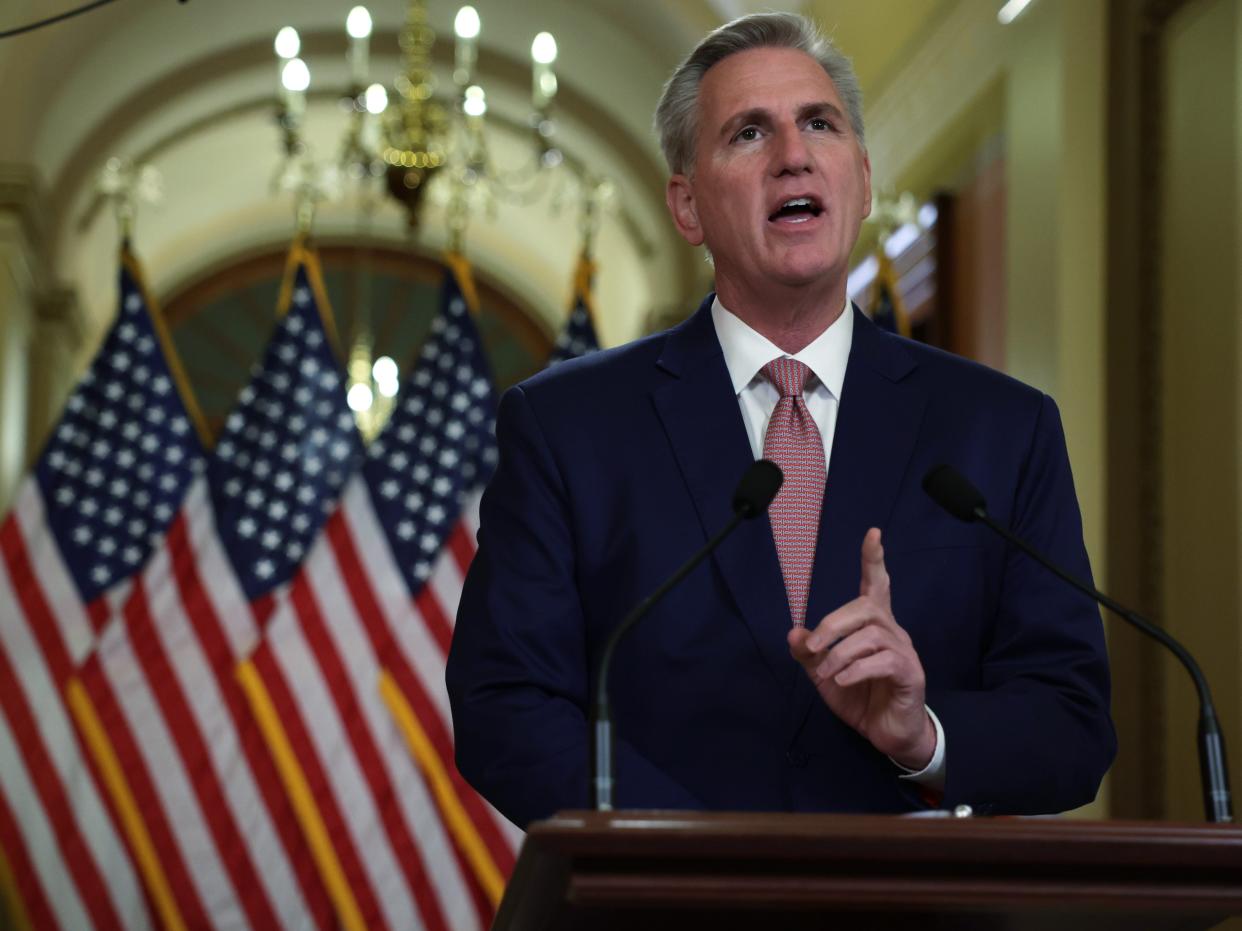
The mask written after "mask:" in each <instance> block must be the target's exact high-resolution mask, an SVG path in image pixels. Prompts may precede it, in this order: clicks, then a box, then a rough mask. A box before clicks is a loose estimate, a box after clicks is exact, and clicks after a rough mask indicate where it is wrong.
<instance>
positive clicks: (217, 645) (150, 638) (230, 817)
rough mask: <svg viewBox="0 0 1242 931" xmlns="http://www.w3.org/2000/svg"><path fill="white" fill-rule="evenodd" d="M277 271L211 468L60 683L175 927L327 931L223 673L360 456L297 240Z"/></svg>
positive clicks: (276, 790)
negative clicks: (268, 312)
mask: <svg viewBox="0 0 1242 931" xmlns="http://www.w3.org/2000/svg"><path fill="white" fill-rule="evenodd" d="M290 269H291V274H290V275H289V276H288V284H287V287H286V292H287V294H286V297H285V298H283V299H282V302H281V303H282V310H283V311H284V312H283V313H282V315H281V317H280V320H279V323H278V324H277V326H276V329H275V332H274V334H273V336H272V339H271V341H270V342H269V345H268V347H267V349H266V352H265V355H264V357H263V359H262V361H261V363H260V364H259V365H258V366H256V367H255V369H254V371H253V372H252V376H251V380H250V382H249V384H248V385H247V387H246V388H245V389H244V390H243V391H242V393H241V395H240V397H239V400H238V402H237V405H236V407H235V409H234V410H233V412H232V413H231V414H230V415H229V417H228V418H227V420H226V422H225V425H224V428H223V431H222V433H221V436H220V438H219V441H218V442H217V444H216V447H215V450H214V452H213V454H212V456H211V458H210V460H209V461H208V464H207V468H206V469H205V470H204V473H203V474H202V475H201V476H200V477H199V478H198V479H197V480H196V481H195V482H194V483H193V485H192V486H191V488H190V490H189V492H188V494H187V496H186V499H185V501H184V503H183V505H182V506H181V508H180V511H179V512H178V513H177V516H176V517H175V518H174V520H173V523H172V526H171V527H170V529H169V531H168V534H167V537H166V539H165V541H164V543H163V545H162V546H161V547H160V548H159V549H158V550H157V551H156V552H155V553H154V555H153V556H152V558H151V560H150V562H149V563H148V564H147V566H146V567H145V568H144V570H143V572H142V574H141V575H140V576H139V577H138V578H137V579H136V580H135V584H134V587H133V591H132V592H131V594H130V596H129V597H128V598H127V599H126V601H125V603H124V605H123V607H122V608H121V609H120V611H119V613H118V615H117V616H116V617H115V618H114V619H113V620H112V621H111V622H110V623H109V625H108V627H107V629H106V630H105V631H104V633H103V636H102V637H101V638H100V642H99V645H98V647H97V648H96V650H95V651H94V652H93V653H92V654H91V655H90V656H89V657H88V658H87V660H86V661H85V663H84V664H83V666H82V669H81V672H80V676H79V679H78V683H80V684H76V683H72V682H71V683H70V688H71V689H76V693H77V694H78V695H79V696H80V698H79V701H78V702H77V704H76V705H75V715H76V717H77V720H78V723H79V726H80V727H81V728H82V730H83V732H84V734H85V735H86V736H87V738H88V740H90V741H91V743H92V747H95V745H96V744H98V745H99V748H100V749H98V750H97V751H96V752H95V754H94V755H95V759H96V761H97V764H98V765H99V766H100V768H101V769H102V770H104V771H105V772H107V773H111V774H112V775H111V776H110V777H108V778H106V782H107V785H108V789H109V795H110V796H111V798H112V799H113V801H114V804H116V805H117V807H118V808H120V809H121V810H122V811H123V812H124V811H126V810H128V811H130V812H131V813H132V814H131V816H130V817H128V818H126V819H124V820H125V823H126V831H127V835H128V836H129V838H130V841H131V844H132V845H133V846H134V847H135V849H136V850H138V851H139V862H140V864H141V866H142V873H143V878H144V881H145V884H146V888H147V891H148V893H149V894H150V896H151V899H152V900H153V902H154V905H155V908H156V910H157V911H158V912H159V914H160V918H161V920H162V921H163V923H164V924H165V925H168V926H171V927H230V928H241V927H252V928H269V927H286V928H296V927H320V928H328V927H331V926H332V924H333V919H332V912H331V905H330V902H329V899H328V896H327V892H326V890H325V887H324V886H323V884H322V881H321V877H320V876H319V874H318V872H317V870H316V869H315V864H314V861H313V859H312V858H311V855H310V851H309V849H308V848H307V846H306V844H305V842H304V840H303V837H302V834H301V832H300V831H299V829H298V823H297V820H296V817H295V811H294V808H293V807H292V804H291V801H290V799H289V797H288V796H287V795H286V794H285V792H284V786H283V785H282V780H281V777H280V773H279V770H278V768H277V766H276V763H275V760H274V759H273V757H272V755H271V753H270V751H269V747H268V746H267V745H266V743H265V742H264V740H263V736H262V733H261V732H260V730H259V729H258V727H257V725H256V723H255V721H254V719H253V717H252V716H251V713H250V709H249V707H248V704H247V701H246V695H245V693H244V691H243V689H242V687H241V686H240V684H239V683H238V681H237V679H236V678H235V675H234V672H235V666H236V663H237V661H238V660H239V659H241V658H242V657H244V656H246V655H248V654H249V652H250V651H251V650H252V649H253V648H254V646H255V644H256V643H257V642H258V641H259V638H260V636H261V629H262V624H263V621H264V619H265V616H266V614H267V613H269V612H270V608H271V605H272V604H273V603H274V601H275V597H276V596H275V594H274V593H275V592H276V590H277V589H278V588H279V587H280V586H282V585H283V584H284V583H287V582H288V580H289V579H290V578H291V577H292V576H293V574H294V572H295V571H296V569H297V567H298V565H299V564H300V563H301V561H302V558H303V555H304V553H305V550H306V549H307V548H308V546H309V545H310V543H311V541H312V539H313V538H314V537H315V536H316V535H317V534H318V532H319V530H320V528H321V527H322V525H323V522H324V520H325V518H326V516H327V513H328V512H329V511H330V510H331V509H332V508H333V507H334V506H335V503H336V501H337V498H338V496H339V493H340V491H341V488H342V486H343V485H344V483H345V481H346V480H347V478H348V477H349V476H350V474H352V473H353V472H354V471H355V470H356V469H357V467H358V465H359V463H360V459H361V455H362V446H361V441H360V439H359V437H358V434H357V430H356V428H355V426H354V421H353V417H352V415H351V414H350V412H349V410H348V408H347V406H346V403H345V392H344V378H343V376H342V374H341V372H340V369H339V365H338V363H337V361H336V359H335V358H334V356H333V352H332V347H331V345H330V338H329V335H328V334H329V332H330V329H329V324H328V321H329V320H330V316H329V315H328V311H327V307H326V304H325V302H324V299H323V296H322V284H321V282H320V280H319V273H318V267H317V264H316V262H315V259H314V256H313V255H312V254H311V253H309V252H308V251H307V250H306V249H305V248H304V247H303V246H302V245H301V244H295V246H294V248H293V250H292V251H291V254H290ZM108 760H111V761H112V762H111V763H110V764H109V763H108Z"/></svg>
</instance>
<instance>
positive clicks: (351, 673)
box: [243, 257, 521, 929]
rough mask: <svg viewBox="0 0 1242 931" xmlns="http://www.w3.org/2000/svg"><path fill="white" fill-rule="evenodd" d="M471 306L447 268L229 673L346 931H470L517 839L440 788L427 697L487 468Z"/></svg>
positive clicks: (486, 394) (463, 270) (480, 359)
mask: <svg viewBox="0 0 1242 931" xmlns="http://www.w3.org/2000/svg"><path fill="white" fill-rule="evenodd" d="M463 291H464V292H465V294H463ZM471 292H472V288H471V285H470V283H469V278H468V269H467V267H466V266H465V264H464V262H462V261H461V260H460V259H457V258H455V257H450V271H449V272H448V273H447V274H446V276H445V280H444V287H443V289H442V293H441V307H440V311H439V314H438V315H437V317H436V318H435V320H434V322H433V325H432V331H431V335H430V337H429V338H428V340H427V342H426V343H425V344H424V346H423V348H422V351H421V354H420V356H419V359H418V364H417V367H416V368H415V369H414V370H413V372H412V374H411V376H410V377H409V378H408V379H407V382H406V385H405V386H404V388H403V390H402V393H401V396H400V399H399V401H398V404H397V407H396V409H395V411H394V413H393V416H392V419H391V420H390V421H389V423H388V424H387V425H386V427H385V430H384V432H383V433H382V434H381V435H380V437H378V438H377V439H376V441H375V442H374V443H372V445H371V448H370V449H369V451H368V454H367V459H366V463H365V465H364V467H363V469H362V472H361V473H360V474H359V475H358V476H357V477H356V478H355V479H354V480H353V481H351V482H350V483H349V486H348V487H347V489H346V492H345V494H344V497H343V504H342V506H341V508H340V510H339V511H338V512H337V513H336V514H335V515H334V516H333V517H332V518H331V519H330V520H329V522H328V525H327V527H326V528H325V532H324V534H323V536H322V537H321V538H320V539H319V540H318V541H317V543H316V544H315V546H314V547H313V548H312V549H311V552H310V554H309V556H308V558H307V562H306V564H305V566H304V567H303V569H302V571H301V572H300V573H299V574H298V576H297V577H296V578H295V579H294V581H293V583H292V585H291V586H290V588H289V590H288V592H287V594H286V595H282V597H281V598H280V599H279V601H280V603H279V605H278V607H277V608H276V611H275V613H274V615H273V617H272V620H271V622H270V624H269V626H268V627H267V629H266V631H265V634H264V637H263V641H262V643H261V644H260V645H259V647H258V649H257V650H256V651H255V653H254V655H253V656H252V657H251V660H250V662H249V663H248V664H246V669H245V671H244V672H243V678H245V679H247V680H248V681H251V682H254V683H257V684H258V687H259V691H260V700H259V704H262V703H263V702H264V701H265V700H266V701H268V702H269V706H268V714H269V717H270V718H271V720H272V721H273V722H274V723H275V722H278V723H279V726H280V728H281V731H282V733H279V734H277V735H276V740H277V741H278V742H279V741H283V742H284V743H285V745H286V746H287V747H288V749H289V751H290V753H291V754H292V755H293V756H294V757H295V759H296V763H297V771H298V774H300V776H301V778H302V780H303V785H304V786H305V788H306V790H307V791H308V792H309V793H310V795H311V796H312V797H313V803H314V804H313V806H310V810H309V811H308V813H307V817H308V818H310V819H311V821H312V823H311V824H310V825H309V826H308V839H310V840H311V842H312V844H315V843H316V841H315V840H314V838H315V837H318V838H319V841H318V842H317V857H318V860H319V862H320V864H321V870H322V871H323V872H324V873H325V875H326V876H327V877H328V878H329V880H330V881H329V886H330V888H333V889H334V890H335V892H334V902H335V905H336V908H337V915H338V919H339V920H340V922H341V924H342V925H343V926H344V927H346V928H430V929H441V928H454V929H459V928H485V927H487V926H488V925H489V923H490V921H491V918H492V915H493V912H494V909H495V905H496V903H497V901H498V900H499V897H500V894H501V891H502V889H503V886H504V881H505V879H506V878H507V876H508V874H509V872H510V871H511V870H512V867H513V863H514V856H515V850H516V847H517V845H518V843H519V840H520V836H521V835H520V832H519V831H518V830H517V829H516V828H514V827H513V826H512V825H511V824H509V823H508V822H507V821H505V820H504V819H503V818H502V817H501V816H500V815H499V814H497V813H496V812H495V811H494V810H493V809H491V807H490V806H488V805H487V803H486V802H484V801H483V800H482V799H481V798H480V797H479V796H478V795H477V794H476V793H475V792H474V791H473V790H472V789H471V788H470V787H469V786H468V785H467V784H466V783H465V782H464V780H463V779H462V778H461V776H460V775H459V774H458V773H457V770H456V767H455V766H454V764H453V751H452V734H451V724H450V719H449V712H448V699H447V694H446V692H445V688H444V663H445V660H446V656H447V649H448V643H449V638H450V637H451V633H452V619H453V616H454V614H455V611H456V606H457V600H458V596H459V593H460V588H461V582H462V578H463V576H464V572H465V568H466V566H467V565H468V564H469V561H470V558H471V557H472V555H473V552H474V532H473V531H474V528H475V526H477V522H476V520H475V518H474V517H473V513H472V504H477V493H478V489H479V488H480V487H481V485H482V484H483V483H484V482H485V481H486V479H487V478H488V476H489V475H490V474H491V471H492V468H493V466H494V462H495V448H494V440H493V434H492V431H493V418H494V407H495V400H494V396H493V390H492V381H491V376H490V372H489V369H488V365H487V362H486V359H485V357H484V355H483V350H482V344H481V341H480V338H479V334H478V331H477V329H476V327H475V324H474V321H473V319H472V317H471V314H470V311H469V309H468V305H469V303H470V300H469V299H468V298H467V296H466V295H467V294H470V293H471ZM264 696H266V699H265V698H264Z"/></svg>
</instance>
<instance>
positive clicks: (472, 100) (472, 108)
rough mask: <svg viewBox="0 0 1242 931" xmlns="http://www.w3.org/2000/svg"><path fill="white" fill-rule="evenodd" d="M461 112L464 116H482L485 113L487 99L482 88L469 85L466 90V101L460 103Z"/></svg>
mask: <svg viewBox="0 0 1242 931" xmlns="http://www.w3.org/2000/svg"><path fill="white" fill-rule="evenodd" d="M461 108H462V110H464V111H465V113H466V116H482V115H483V114H484V113H486V112H487V97H486V95H484V93H483V88H481V87H479V85H477V84H471V85H470V86H469V87H467V88H466V99H465V100H463V101H462V104H461Z"/></svg>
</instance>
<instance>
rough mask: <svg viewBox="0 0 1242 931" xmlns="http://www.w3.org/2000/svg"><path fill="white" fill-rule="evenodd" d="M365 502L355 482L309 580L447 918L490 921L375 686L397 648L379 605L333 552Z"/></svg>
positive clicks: (453, 922) (464, 922)
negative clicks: (384, 662)
mask: <svg viewBox="0 0 1242 931" xmlns="http://www.w3.org/2000/svg"><path fill="white" fill-rule="evenodd" d="M368 500H369V498H368V495H367V492H366V491H365V487H364V484H363V483H362V482H355V483H351V485H350V486H349V487H348V488H347V490H346V494H345V497H344V503H343V507H342V509H341V511H340V512H339V514H338V517H337V518H334V519H333V520H331V521H329V523H328V525H327V527H326V528H325V539H324V540H321V544H320V545H318V546H317V547H316V548H315V550H314V551H313V552H312V554H311V558H310V561H309V562H308V564H307V567H306V571H305V580H306V582H308V583H309V585H310V587H311V589H312V594H313V595H314V603H315V605H316V607H317V608H318V612H319V617H320V618H321V619H322V623H323V624H324V625H325V628H326V630H327V632H328V634H329V635H330V636H331V640H332V643H331V647H332V648H333V649H335V651H336V653H337V655H338V656H340V657H341V659H342V660H343V662H344V663H345V665H346V667H347V668H348V669H349V671H350V687H351V690H352V693H353V699H354V701H356V702H357V704H358V707H360V708H361V709H362V711H363V712H364V714H365V721H366V724H367V725H368V728H369V733H370V735H371V740H372V741H373V742H374V744H375V746H376V747H377V748H378V749H379V750H380V751H381V753H380V759H381V760H382V763H383V765H384V767H385V768H386V770H387V772H388V778H389V780H390V781H391V782H392V784H393V785H395V786H398V787H400V792H399V793H397V795H396V796H395V801H396V804H397V806H398V808H399V812H398V815H399V816H403V818H404V821H405V823H406V824H407V825H408V826H409V829H410V832H411V834H412V836H413V838H414V841H415V842H416V844H417V845H418V847H419V848H421V850H422V852H423V854H422V860H423V863H424V864H425V865H426V869H427V871H428V876H429V879H430V881H431V884H432V888H433V889H434V891H435V894H436V895H437V896H438V897H439V900H440V903H441V906H442V910H443V912H444V916H445V919H446V920H447V922H448V923H449V925H450V926H452V927H465V926H480V927H482V926H486V925H487V924H489V923H490V922H491V917H492V913H493V912H494V909H493V907H492V906H491V905H489V904H488V903H487V901H486V900H485V899H483V898H481V891H480V890H479V889H478V888H477V884H475V883H474V882H473V878H472V871H471V869H470V866H469V864H468V863H467V862H466V861H465V860H464V859H463V858H462V856H461V853H460V851H459V850H458V849H457V847H456V846H455V845H454V843H453V840H452V838H451V837H450V836H449V834H448V832H447V831H446V830H445V829H444V825H443V824H442V822H441V821H440V819H439V817H438V814H437V809H436V805H435V801H434V799H433V797H432V796H431V794H430V793H429V791H428V786H427V784H426V782H425V781H424V778H423V776H422V774H421V773H420V772H419V770H418V769H417V768H416V766H415V765H414V761H413V760H412V759H411V758H410V756H409V753H408V751H407V749H406V746H405V744H404V742H403V741H402V739H401V736H400V734H398V733H397V732H396V730H395V728H394V726H393V721H392V719H391V717H390V715H389V712H388V710H387V708H386V707H385V706H384V704H383V702H382V699H381V697H380V695H379V693H378V692H377V691H376V681H377V677H378V675H379V670H380V660H379V657H381V656H384V657H387V656H390V655H391V654H392V652H393V646H392V639H391V637H390V636H389V635H388V633H387V629H386V627H385V626H384V623H383V621H382V620H381V619H380V616H379V614H378V611H377V609H376V608H375V602H374V597H373V595H372V593H371V590H370V587H369V586H368V585H367V584H366V583H367V579H366V577H365V575H364V574H362V573H357V572H350V571H347V570H346V569H345V568H344V567H343V565H342V564H341V562H340V561H339V560H338V558H337V556H336V551H335V547H336V545H337V544H338V543H339V542H340V541H341V540H343V539H347V537H348V532H347V530H346V528H345V526H344V524H345V517H346V513H347V511H348V510H350V509H353V508H357V507H359V506H361V505H362V504H364V503H366V502H367V501H368ZM325 543H326V545H324V544H325ZM389 579H390V580H391V581H392V582H393V583H394V584H395V585H397V586H400V588H401V589H402V590H403V591H405V592H406V598H407V603H408V590H407V589H406V587H405V582H404V580H403V579H401V577H400V576H399V575H398V574H396V573H395V572H394V573H393V574H392V575H391V576H389Z"/></svg>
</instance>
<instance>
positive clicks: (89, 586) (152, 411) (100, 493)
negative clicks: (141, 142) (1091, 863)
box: [35, 265, 204, 603]
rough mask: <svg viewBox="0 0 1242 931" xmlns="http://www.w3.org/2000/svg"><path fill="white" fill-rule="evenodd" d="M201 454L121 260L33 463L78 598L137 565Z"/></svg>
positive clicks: (104, 588)
mask: <svg viewBox="0 0 1242 931" xmlns="http://www.w3.org/2000/svg"><path fill="white" fill-rule="evenodd" d="M203 461H204V460H203V449H202V446H201V445H200V443H199V439H198V435H197V434H196V432H195V430H194V428H193V426H192V425H191V423H190V420H189V418H188V417H187V416H186V411H185V406H184V403H183V401H182V398H181V395H180V393H179V392H178V391H177V388H176V386H175V384H174V381H173V377H172V373H171V371H170V369H169V366H168V361H167V359H165V357H164V352H163V348H162V347H161V345H160V340H159V337H158V336H157V335H156V331H155V326H154V324H153V323H152V321H151V316H150V313H149V311H148V308H147V305H146V301H145V300H144V298H143V296H142V290H141V288H140V287H139V286H138V282H137V281H136V280H135V279H134V276H133V274H132V273H131V272H130V270H129V268H127V267H125V266H124V265H123V266H122V269H121V307H120V313H119V314H118V316H117V319H116V322H115V323H114V324H113V325H112V329H111V330H110V331H109V332H108V335H107V337H106V338H105V340H104V343H103V347H102V348H101V349H100V351H99V353H98V355H96V357H95V359H94V361H93V362H92V363H91V367H90V368H89V369H88V370H87V372H86V374H85V375H84V376H83V378H82V380H81V381H80V382H79V383H78V385H77V387H76V388H75V389H74V391H73V393H72V394H71V395H70V396H69V400H68V401H67V402H66V404H65V410H64V413H63V415H62V416H61V420H60V423H59V424H58V425H57V427H56V429H55V430H54V431H53V433H52V435H51V437H50V438H49V439H48V442H47V445H46V447H45V448H44V450H43V454H42V456H40V458H39V462H38V464H37V465H36V466H35V476H36V480H37V481H38V483H39V489H40V491H41V492H42V496H43V501H44V506H45V508H46V512H47V523H48V526H49V527H50V529H51V531H52V534H53V535H54V537H55V539H56V544H57V546H58V547H59V549H60V552H61V554H62V555H63V557H64V560H65V564H66V565H67V567H68V569H69V572H70V574H71V575H72V576H73V579H74V581H75V582H76V583H77V586H78V589H79V592H80V594H81V596H82V599H83V601H85V602H88V603H89V602H90V601H93V600H94V599H95V598H97V597H98V596H99V595H101V594H103V593H104V592H105V591H107V590H108V589H110V588H112V587H113V586H114V585H116V584H118V583H120V582H123V581H124V580H125V579H127V578H129V577H130V576H132V575H134V574H135V573H136V572H137V571H138V570H139V569H140V568H141V567H142V565H143V563H145V562H146V560H147V557H148V556H149V555H150V553H151V551H152V549H154V547H155V544H156V543H157V542H158V541H159V540H160V539H161V538H162V537H163V534H164V532H165V531H166V530H167V529H168V525H169V524H170V523H171V522H172V519H173V517H174V516H175V515H176V513H177V509H178V508H179V507H180V505H181V500H182V497H183V496H184V494H185V491H186V489H187V488H188V486H189V484H190V482H191V481H192V480H193V478H194V476H195V475H196V474H197V473H199V472H201V471H202V469H203Z"/></svg>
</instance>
